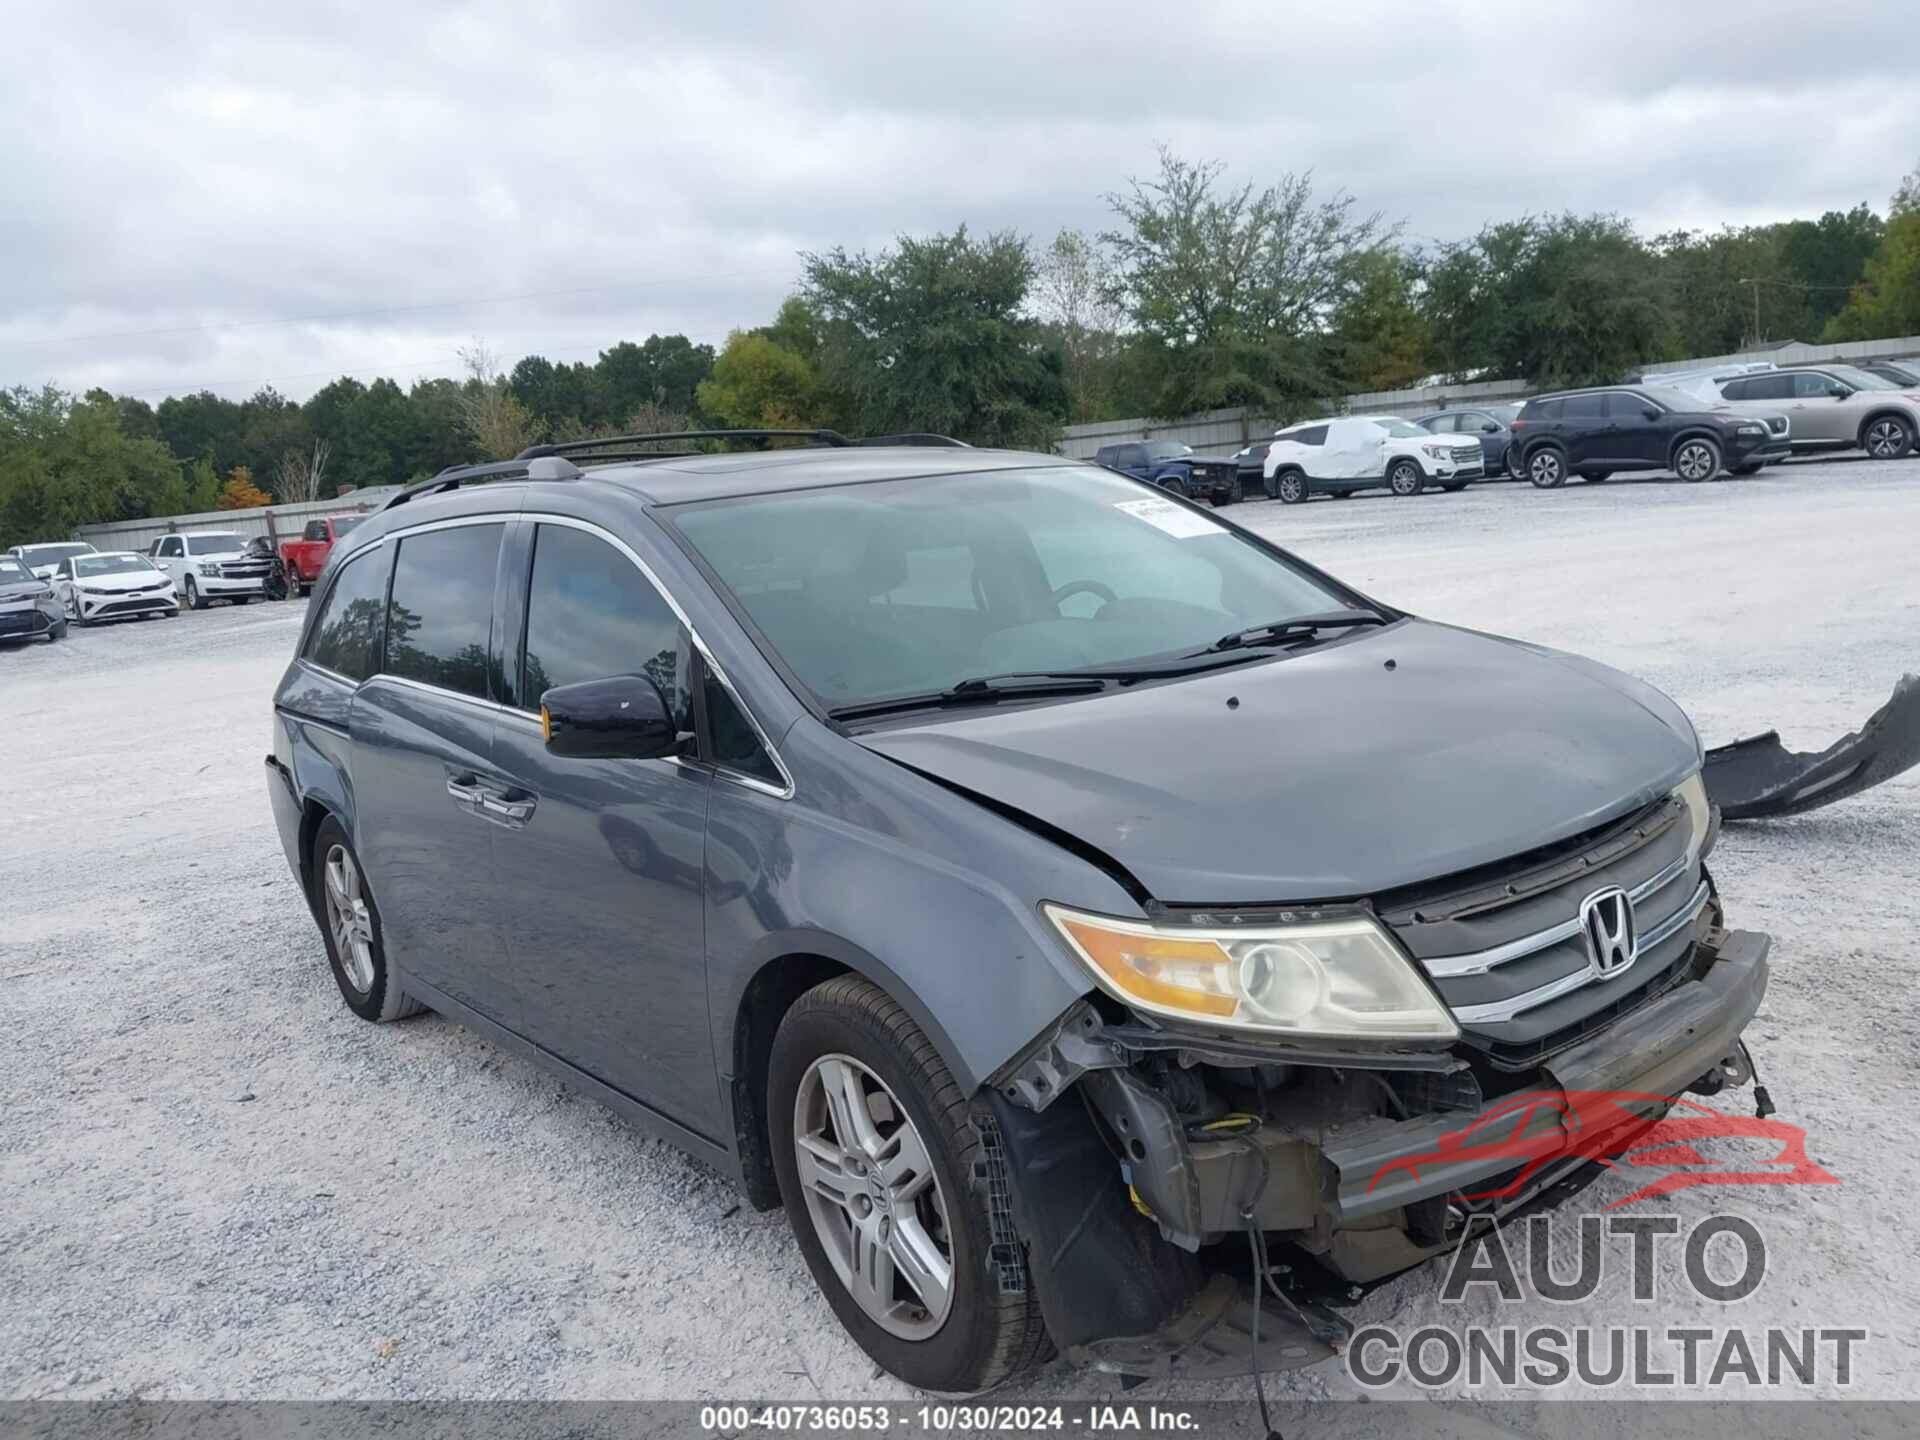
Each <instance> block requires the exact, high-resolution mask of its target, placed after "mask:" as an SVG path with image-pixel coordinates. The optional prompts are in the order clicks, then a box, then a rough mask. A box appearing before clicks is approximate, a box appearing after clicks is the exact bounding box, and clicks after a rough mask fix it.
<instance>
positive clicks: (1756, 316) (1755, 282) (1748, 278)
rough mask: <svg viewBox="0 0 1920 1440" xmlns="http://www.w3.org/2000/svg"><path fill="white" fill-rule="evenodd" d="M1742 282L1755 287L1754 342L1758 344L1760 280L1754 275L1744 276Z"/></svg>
mask: <svg viewBox="0 0 1920 1440" xmlns="http://www.w3.org/2000/svg"><path fill="white" fill-rule="evenodd" d="M1740 283H1741V284H1742V285H1751V286H1752V287H1753V343H1754V345H1756V346H1758V345H1759V343H1760V281H1759V280H1758V279H1757V278H1755V277H1753V276H1742V277H1741V279H1740Z"/></svg>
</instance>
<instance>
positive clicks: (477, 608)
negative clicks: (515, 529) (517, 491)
mask: <svg viewBox="0 0 1920 1440" xmlns="http://www.w3.org/2000/svg"><path fill="white" fill-rule="evenodd" d="M502 529H503V527H502V526H500V525H498V524H486V525H461V526H457V527H456V528H454V529H451V530H429V531H427V532H426V533H425V534H421V535H409V536H407V537H406V538H405V539H403V540H401V541H400V553H399V554H398V555H397V556H396V557H395V558H394V562H393V599H392V603H391V604H390V605H389V606H388V607H387V663H386V671H387V673H388V674H389V675H398V676H401V677H403V678H405V679H408V680H420V681H423V682H425V683H426V684H428V685H438V686H441V687H442V688H444V689H447V690H457V691H459V692H460V693H461V694H463V695H474V696H478V697H479V698H480V699H482V700H484V699H487V698H489V690H490V687H489V686H488V683H487V671H488V664H487V656H488V647H489V643H490V641H491V638H492V634H493V574H494V569H495V567H496V565H497V564H498V561H499V558H500V535H501V531H502Z"/></svg>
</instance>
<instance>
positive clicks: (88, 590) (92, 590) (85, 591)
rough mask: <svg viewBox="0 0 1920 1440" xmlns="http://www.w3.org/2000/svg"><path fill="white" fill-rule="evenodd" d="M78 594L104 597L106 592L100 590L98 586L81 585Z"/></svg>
mask: <svg viewBox="0 0 1920 1440" xmlns="http://www.w3.org/2000/svg"><path fill="white" fill-rule="evenodd" d="M80 593H81V594H82V595H105V594H106V593H107V592H106V591H105V590H102V589H101V588H100V587H99V586H98V585H82V586H81V587H80Z"/></svg>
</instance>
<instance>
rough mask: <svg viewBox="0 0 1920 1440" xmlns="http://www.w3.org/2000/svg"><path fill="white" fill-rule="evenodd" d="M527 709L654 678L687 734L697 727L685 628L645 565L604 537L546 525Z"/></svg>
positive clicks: (537, 552)
mask: <svg viewBox="0 0 1920 1440" xmlns="http://www.w3.org/2000/svg"><path fill="white" fill-rule="evenodd" d="M524 656H525V658H524V661H523V666H524V670H523V676H524V678H523V683H522V684H521V687H520V705H521V707H522V708H523V709H527V710H538V709H539V708H540V697H541V696H542V695H544V694H545V693H546V692H547V691H549V690H551V689H553V688H554V687H555V686H558V685H577V684H579V683H580V682H581V681H583V680H604V679H606V678H607V677H608V676H610V675H647V676H651V677H652V679H653V680H654V681H655V683H657V684H658V685H659V686H660V689H661V691H662V693H664V694H665V695H666V697H667V704H668V708H669V709H670V710H671V711H672V713H673V715H674V718H675V720H676V721H677V722H678V723H679V726H680V728H681V729H682V730H691V729H693V696H692V680H691V674H690V661H691V658H692V652H691V646H690V645H689V643H688V640H687V632H686V628H685V627H684V626H683V625H681V623H680V618H679V617H678V616H677V615H675V614H674V613H673V610H672V608H671V607H669V606H668V604H667V602H666V601H665V600H664V599H662V598H661V596H660V592H659V591H658V590H655V589H654V588H653V585H652V583H651V582H650V581H649V580H648V579H647V577H646V576H645V575H643V574H641V573H640V568H639V567H638V566H637V565H635V564H634V563H633V561H631V560H629V559H628V558H627V557H626V556H625V555H623V554H621V553H620V552H619V551H618V550H616V549H615V548H614V547H613V546H611V545H609V544H608V543H607V542H606V541H604V540H602V539H600V538H599V537H598V536H597V535H589V534H588V533H587V532H586V531H584V530H576V529H574V528H573V527H572V526H570V525H542V526H541V527H540V528H539V531H538V533H537V534H536V535H535V536H534V544H533V576H532V579H531V581H530V582H529V584H528V587H527V635H526V644H525V647H524Z"/></svg>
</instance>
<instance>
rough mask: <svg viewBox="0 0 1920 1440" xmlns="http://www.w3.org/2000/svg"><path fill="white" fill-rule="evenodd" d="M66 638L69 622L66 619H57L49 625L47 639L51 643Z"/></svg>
mask: <svg viewBox="0 0 1920 1440" xmlns="http://www.w3.org/2000/svg"><path fill="white" fill-rule="evenodd" d="M66 638H67V622H66V621H64V620H56V621H54V622H53V624H51V625H49V626H48V627H47V641H48V643H49V644H51V643H52V642H53V641H55V640H64V639H66Z"/></svg>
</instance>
